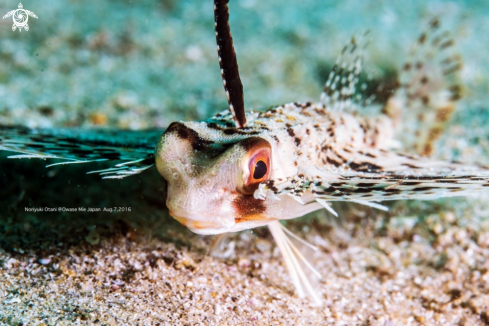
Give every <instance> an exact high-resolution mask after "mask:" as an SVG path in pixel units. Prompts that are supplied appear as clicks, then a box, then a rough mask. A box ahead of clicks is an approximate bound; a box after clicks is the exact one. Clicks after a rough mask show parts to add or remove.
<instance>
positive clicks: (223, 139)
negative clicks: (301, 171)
mask: <svg viewBox="0 0 489 326" xmlns="http://www.w3.org/2000/svg"><path fill="white" fill-rule="evenodd" d="M234 129H235V128H234ZM235 130H236V129H235ZM227 134H228V135H226V133H225V132H223V131H222V130H211V129H209V128H208V126H207V125H206V124H205V122H174V123H172V124H171V125H170V126H169V127H168V129H167V130H166V131H165V133H164V134H163V135H162V137H161V139H160V141H159V143H158V145H157V147H156V152H155V157H156V167H157V169H158V172H159V173H160V174H161V175H162V176H163V178H164V179H165V180H166V181H167V184H168V186H167V187H168V188H167V198H166V204H167V207H168V209H169V211H170V215H172V216H173V217H174V218H175V219H176V220H178V221H179V222H180V223H182V224H183V225H185V226H187V227H188V228H189V229H190V230H191V231H193V232H195V233H199V234H219V233H225V232H232V231H239V230H242V229H248V228H252V227H256V226H261V225H266V224H268V223H270V222H271V221H274V220H277V219H278V217H277V216H276V215H277V210H276V209H274V207H275V206H276V205H277V203H275V202H270V201H269V200H262V199H257V198H255V197H254V193H255V191H256V190H257V189H258V187H259V185H260V183H263V182H266V181H267V180H270V178H271V177H272V175H273V173H274V171H273V168H272V166H273V163H274V157H273V152H274V149H273V147H272V144H271V142H270V141H269V139H267V138H266V137H262V136H260V135H259V134H258V133H257V132H249V133H247V132H239V131H237V130H236V132H235V134H234V135H229V134H231V133H230V132H227Z"/></svg>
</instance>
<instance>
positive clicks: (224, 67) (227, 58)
mask: <svg viewBox="0 0 489 326" xmlns="http://www.w3.org/2000/svg"><path fill="white" fill-rule="evenodd" d="M214 18H215V28H216V41H217V54H218V56H219V66H220V67H221V76H222V83H223V84H224V90H225V91H226V96H227V98H228V103H229V110H230V111H231V113H232V114H233V118H234V122H235V123H236V127H238V128H243V127H244V126H245V125H246V115H245V108H244V94H243V84H241V79H240V78H239V70H238V61H237V60H236V52H234V46H233V37H232V36H231V29H230V28H229V9H228V0H214Z"/></svg>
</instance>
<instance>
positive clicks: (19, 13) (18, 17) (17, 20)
mask: <svg viewBox="0 0 489 326" xmlns="http://www.w3.org/2000/svg"><path fill="white" fill-rule="evenodd" d="M10 16H13V17H12V18H13V20H14V24H13V25H12V30H13V31H15V30H16V29H17V28H18V29H19V32H21V31H22V28H24V29H25V30H26V31H28V30H29V25H27V21H28V20H29V16H31V17H34V18H36V19H37V16H36V14H35V13H33V12H32V11H29V10H25V9H24V6H22V3H19V9H15V10H12V11H9V12H8V13H7V14H6V15H5V16H3V18H2V19H5V18H7V17H10Z"/></svg>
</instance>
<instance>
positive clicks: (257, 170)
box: [237, 137, 272, 195]
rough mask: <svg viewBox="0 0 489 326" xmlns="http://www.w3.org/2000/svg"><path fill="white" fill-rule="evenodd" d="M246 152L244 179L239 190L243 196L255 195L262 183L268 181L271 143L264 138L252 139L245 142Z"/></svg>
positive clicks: (243, 144)
mask: <svg viewBox="0 0 489 326" xmlns="http://www.w3.org/2000/svg"><path fill="white" fill-rule="evenodd" d="M242 146H243V147H244V149H245V150H246V154H245V156H244V157H243V165H242V168H243V179H242V182H241V184H240V185H238V188H237V190H238V191H239V192H241V193H242V194H246V195H251V194H253V193H254V192H255V191H256V189H258V186H259V185H260V183H261V182H263V181H265V180H268V178H269V176H270V172H271V170H272V169H271V153H272V148H271V146H270V143H269V142H268V141H266V140H265V139H263V138H259V137H252V138H248V139H247V140H246V141H243V143H242Z"/></svg>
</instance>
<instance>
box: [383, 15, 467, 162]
mask: <svg viewBox="0 0 489 326" xmlns="http://www.w3.org/2000/svg"><path fill="white" fill-rule="evenodd" d="M454 43H455V42H454V40H453V38H452V36H451V34H450V32H448V31H447V30H443V29H440V23H439V21H438V19H436V18H434V19H432V20H430V22H429V24H428V26H427V28H426V29H425V30H424V31H423V32H422V33H421V35H420V36H419V38H418V39H417V41H416V43H415V44H414V45H413V46H412V49H411V51H410V53H409V56H408V58H407V60H406V63H405V64H404V65H403V67H402V70H401V73H400V77H399V79H400V80H399V84H400V87H399V89H398V90H397V91H396V92H395V93H394V95H393V96H392V97H391V98H390V99H389V100H388V102H387V104H386V106H385V107H384V109H383V112H384V113H386V114H387V115H389V116H390V117H391V118H393V120H394V121H395V122H396V123H397V125H398V126H397V128H396V130H397V131H398V135H397V136H398V138H399V139H400V140H401V141H402V142H403V144H404V145H405V147H406V148H407V149H408V150H412V151H414V152H416V153H418V154H420V155H425V156H429V155H430V154H431V153H432V152H433V146H434V143H435V141H436V140H437V139H438V138H439V137H440V135H441V134H442V132H443V131H444V129H445V128H446V125H447V122H448V121H449V120H450V119H451V117H452V114H453V112H454V110H455V105H456V102H457V100H458V99H460V97H461V93H462V87H461V86H460V85H461V83H460V78H459V71H460V69H461V67H462V59H461V57H460V55H459V54H458V52H457V51H456V49H455V47H454Z"/></svg>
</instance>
